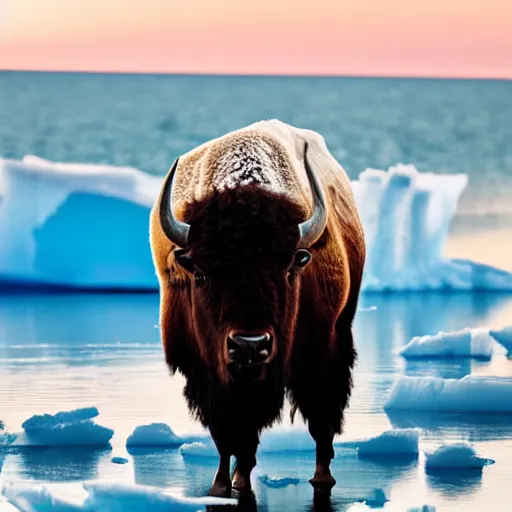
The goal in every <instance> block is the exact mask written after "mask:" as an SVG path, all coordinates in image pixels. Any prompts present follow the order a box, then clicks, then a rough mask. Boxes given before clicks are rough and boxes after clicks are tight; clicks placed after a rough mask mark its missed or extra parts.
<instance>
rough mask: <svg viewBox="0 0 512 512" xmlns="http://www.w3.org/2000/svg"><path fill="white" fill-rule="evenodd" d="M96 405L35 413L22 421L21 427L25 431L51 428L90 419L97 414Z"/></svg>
mask: <svg viewBox="0 0 512 512" xmlns="http://www.w3.org/2000/svg"><path fill="white" fill-rule="evenodd" d="M99 414H100V413H99V411H98V409H97V408H96V407H84V408H82V409H75V410H73V411H62V412H58V413H57V414H35V415H34V416H32V417H31V418H29V419H28V420H26V421H24V422H23V424H22V425H21V428H23V430H25V432H30V431H31V430H38V429H41V428H51V427H55V426H57V425H60V424H64V423H78V422H80V421H84V420H91V419H92V418H96V417H97V416H98V415H99Z"/></svg>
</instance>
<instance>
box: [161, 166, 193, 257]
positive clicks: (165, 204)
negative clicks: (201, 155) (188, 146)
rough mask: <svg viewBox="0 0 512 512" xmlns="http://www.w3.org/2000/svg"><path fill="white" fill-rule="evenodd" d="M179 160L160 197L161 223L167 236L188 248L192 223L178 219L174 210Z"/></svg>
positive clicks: (175, 242) (182, 246)
mask: <svg viewBox="0 0 512 512" xmlns="http://www.w3.org/2000/svg"><path fill="white" fill-rule="evenodd" d="M178 160H179V158H176V160H175V161H174V163H173V164H172V167H171V170H170V171H169V173H168V174H167V178H166V179H165V183H164V189H163V191H162V197H161V199H160V224H161V225H162V229H163V230H164V233H165V234H166V236H167V238H168V239H169V240H170V241H171V242H172V243H173V244H175V245H177V246H178V247H181V248H182V249H186V248H188V232H189V230H190V225H189V224H187V223H186V222H181V221H180V220H178V219H176V217H175V216H174V214H173V212H172V193H173V186H174V175H175V173H176V169H177V168H178Z"/></svg>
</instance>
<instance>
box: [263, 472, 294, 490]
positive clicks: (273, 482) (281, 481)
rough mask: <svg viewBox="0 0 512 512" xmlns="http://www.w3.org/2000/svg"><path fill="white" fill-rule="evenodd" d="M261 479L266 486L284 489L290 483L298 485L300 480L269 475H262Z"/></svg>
mask: <svg viewBox="0 0 512 512" xmlns="http://www.w3.org/2000/svg"><path fill="white" fill-rule="evenodd" d="M259 480H260V481H261V483H262V484H263V485H265V486H266V487H270V488H271V489H283V488H285V487H288V486H289V485H298V484H300V480H299V479H298V478H291V477H271V476H268V475H260V476H259Z"/></svg>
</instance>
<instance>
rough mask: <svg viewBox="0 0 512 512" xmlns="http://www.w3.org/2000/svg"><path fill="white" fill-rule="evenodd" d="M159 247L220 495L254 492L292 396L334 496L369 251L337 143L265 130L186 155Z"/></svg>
mask: <svg viewBox="0 0 512 512" xmlns="http://www.w3.org/2000/svg"><path fill="white" fill-rule="evenodd" d="M150 242H151V251H152V257H153V262H154V265H155V269H156V274H157V276H158V280H159V286H160V329H161V338H162V344H163V348H164V352H165V358H166V362H167V365H168V366H169V370H170V373H171V375H173V374H174V373H175V372H176V370H178V371H179V372H180V373H181V374H183V376H184V377H185V380H186V384H185V387H184V391H183V392H184V396H185V398H186V400H187V403H188V407H189V411H190V413H191V414H192V415H193V416H194V417H195V418H196V419H197V420H199V421H200V422H201V423H202V425H203V426H204V427H207V428H208V429H209V431H210V434H211V436H212V438H213V441H214V443H215V445H216V448H217V451H218V453H219V466H218V469H217V471H216V474H215V476H214V478H213V482H212V486H211V489H210V494H211V495H214V496H226V495H230V493H231V492H232V490H234V491H236V492H237V494H238V495H244V494H245V493H249V494H251V482H250V476H251V471H252V470H253V468H254V467H255V465H256V452H257V447H258V445H259V435H260V433H261V431H262V430H263V429H264V428H266V427H269V426H271V425H272V424H273V423H274V422H275V421H280V420H281V416H282V409H283V406H284V400H285V397H286V398H287V399H288V400H289V402H290V404H291V411H292V412H291V418H292V421H293V416H294V415H295V411H296V410H297V409H298V410H299V412H300V414H301V415H302V417H303V419H304V421H307V424H308V429H309V433H310V435H311V436H312V438H313V439H314V441H315V443H316V468H315V472H314V476H313V477H312V478H311V480H310V483H311V484H312V485H313V486H314V487H315V488H316V489H322V490H326V489H327V491H329V490H330V489H331V488H332V487H333V486H334V485H335V484H336V481H335V479H334V478H333V476H332V475H331V471H330V464H331V460H332V458H333V457H334V450H333V437H334V435H335V434H337V433H341V431H342V426H343V414H344V409H345V408H346V406H347V404H348V401H349V398H350V395H351V390H352V369H353V366H354V362H355V360H356V349H355V347H354V342H353V337H352V322H353V319H354V316H355V313H356V309H357V302H358V297H359V292H360V285H361V280H362V273H363V267H364V262H365V243H364V235H363V230H362V226H361V223H360V218H359V214H358V212H357V208H356V204H355V201H354V196H353V194H352V188H351V184H350V181H349V179H348V177H347V175H346V173H345V171H344V170H343V169H342V167H341V166H340V165H339V164H338V162H337V161H336V160H335V159H334V157H333V156H332V155H331V154H330V152H329V150H328V149H327V146H326V144H325V141H324V139H323V137H322V136H321V135H319V134H318V133H317V132H315V131H312V130H305V129H299V128H296V127H293V126H290V125H288V124H285V123H283V122H280V121H277V120H271V121H261V122H258V123H254V124H252V125H249V126H247V127H245V128H241V129H239V130H236V131H233V132H230V133H228V134H226V135H224V136H222V137H219V138H217V139H214V140H211V141H209V142H206V143H204V144H202V145H201V146H199V147H197V148H195V149H193V150H191V151H190V152H188V153H187V154H185V155H183V156H181V157H179V158H177V159H176V160H175V161H174V163H173V165H172V167H171V169H170V170H169V172H168V174H167V176H166V178H165V180H164V182H163V185H162V189H161V191H160V194H159V197H158V198H157V201H156V203H155V205H154V207H153V209H152V211H151V218H150ZM231 456H234V457H235V459H236V464H235V466H234V470H233V473H232V475H230V459H231Z"/></svg>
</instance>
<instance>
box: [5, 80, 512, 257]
mask: <svg viewBox="0 0 512 512" xmlns="http://www.w3.org/2000/svg"><path fill="white" fill-rule="evenodd" d="M268 118H278V119H281V120H283V121H286V122H288V123H291V124H293V125H296V126H299V127H306V128H311V129H314V130H317V131H318V132H320V133H321V134H322V135H323V136H324V137H325V139H326V141H327V144H328V146H329V148H330V149H331V151H332V153H333V154H334V156H335V157H336V158H337V159H338V160H339V161H340V163H341V164H342V165H343V166H344V167H345V169H346V170H347V172H348V173H349V174H350V176H351V177H352V178H356V177H357V175H358V174H359V173H360V172H361V171H363V170H364V169H365V168H367V167H374V168H381V169H387V168H388V167H389V166H391V165H394V164H396V163H398V162H402V163H411V164H414V165H416V166H417V167H418V169H420V170H422V171H435V172H440V173H456V172H463V173H467V174H468V175H469V185H468V188H467V190H466V191H465V192H464V195H463V197H462V199H461V203H460V206H459V210H458V213H457V218H456V222H455V224H454V228H453V230H454V231H455V232H456V233H464V234H465V239H464V243H465V244H469V246H470V247H475V246H476V245H482V244H477V243H476V242H475V240H474V239H473V238H471V236H473V235H477V236H479V237H480V236H485V237H489V233H490V232H491V231H495V230H498V229H499V230H500V235H499V237H493V243H492V245H493V247H494V249H495V250H493V251H491V252H492V254H491V253H485V254H484V253H481V251H482V250H483V249H482V248H481V247H480V248H477V253H476V254H475V255H473V256H475V257H476V258H478V259H481V260H486V261H488V262H490V263H497V262H496V261H495V260H493V259H492V256H493V254H495V253H503V251H505V252H507V254H509V251H510V253H512V250H510V248H509V247H508V246H507V247H504V248H503V247H501V246H500V240H501V241H502V240H503V238H504V237H503V233H501V232H502V231H503V230H506V233H507V237H505V238H507V239H510V237H509V235H510V232H511V231H510V230H511V228H512V200H511V198H512V144H511V141H512V122H511V119H512V81H477V80H473V81H470V80H421V79H385V78H382V79H381V78H298V77H227V76H217V77H212V76H165V75H122V74H119V75H115V74H112V75H108V74H82V73H77V74H70V73H23V72H0V119H1V120H2V121H1V122H0V156H3V157H9V158H21V157H23V156H24V155H26V154H28V153H30V154H36V155H39V156H42V157H45V158H49V159H52V160H59V161H75V162H94V163H107V164H114V165H131V166H136V167H138V168H139V169H141V170H144V171H146V172H148V173H152V174H164V173H165V172H166V171H167V169H168V168H169V166H170V164H171V162H172V160H173V159H174V158H175V157H176V156H177V155H179V154H180V153H183V152H185V151H187V150H189V149H191V148H193V147H194V146H196V145H198V144H201V143H202V142H204V141H206V140H208V139H211V138H213V137H217V136H220V135H222V134H224V133H226V132H227V131H230V130H233V129H237V128H239V127H242V126H245V125H247V124H250V123H253V122H255V121H258V120H261V119H268ZM468 235H470V239H468V238H467V236H468ZM468 240H469V241H468ZM496 244H498V245H496ZM484 245H489V244H488V242H486V244H484ZM508 245H510V244H508ZM457 247H460V245H458V246H457ZM461 251H462V252H465V251H466V247H464V249H461ZM478 251H480V253H479V252H478ZM452 252H453V251H452ZM455 253H456V254H455V255H457V256H469V257H471V256H472V255H471V254H470V255H468V254H462V253H461V252H460V251H457V250H456V251H455ZM489 258H491V259H490V260H489ZM508 259H509V258H508V257H507V258H505V260H508ZM491 260H492V261H491ZM498 263H505V264H506V261H504V262H498Z"/></svg>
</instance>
